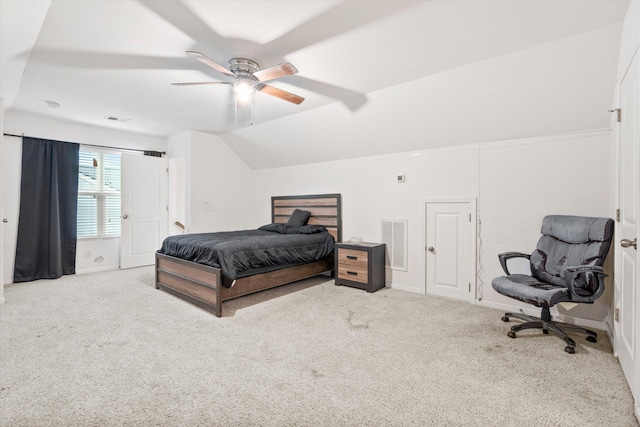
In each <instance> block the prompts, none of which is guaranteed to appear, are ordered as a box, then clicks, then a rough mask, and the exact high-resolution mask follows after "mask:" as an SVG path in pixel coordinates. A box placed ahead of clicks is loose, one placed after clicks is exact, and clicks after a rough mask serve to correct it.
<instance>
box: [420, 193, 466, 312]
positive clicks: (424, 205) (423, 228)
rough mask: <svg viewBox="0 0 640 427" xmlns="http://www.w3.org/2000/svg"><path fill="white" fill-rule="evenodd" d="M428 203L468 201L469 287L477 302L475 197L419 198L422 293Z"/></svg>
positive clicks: (425, 285) (424, 282) (424, 289)
mask: <svg viewBox="0 0 640 427" xmlns="http://www.w3.org/2000/svg"><path fill="white" fill-rule="evenodd" d="M429 203H468V204H469V205H470V206H469V208H470V211H471V224H470V226H469V234H470V236H469V237H470V239H469V253H470V254H471V257H470V258H471V259H470V261H469V262H470V264H469V281H470V283H471V284H472V285H473V287H472V289H471V297H472V300H473V302H470V303H471V304H477V302H478V300H477V296H478V253H479V250H478V200H477V198H476V197H433V198H432V197H429V198H424V199H422V200H421V210H422V215H421V217H422V221H420V228H419V230H420V244H421V253H422V255H421V256H420V268H421V275H422V281H421V284H420V286H421V288H420V292H421V293H422V295H427V257H426V251H427V204H429Z"/></svg>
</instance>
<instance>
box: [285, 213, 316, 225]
mask: <svg viewBox="0 0 640 427" xmlns="http://www.w3.org/2000/svg"><path fill="white" fill-rule="evenodd" d="M310 216H311V212H309V211H303V210H300V209H296V210H295V211H293V213H292V214H291V216H290V217H289V221H287V227H302V226H303V225H307V221H309V217H310Z"/></svg>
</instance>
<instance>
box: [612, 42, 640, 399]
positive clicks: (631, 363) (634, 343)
mask: <svg viewBox="0 0 640 427" xmlns="http://www.w3.org/2000/svg"><path fill="white" fill-rule="evenodd" d="M638 62H639V59H638V52H636V55H635V56H634V58H633V60H632V61H631V64H630V65H629V69H628V70H627V72H626V74H625V76H624V78H623V79H622V82H621V83H620V109H621V114H622V116H621V117H622V120H621V122H620V127H619V135H620V162H619V164H620V171H619V180H620V181H619V190H620V201H619V203H620V223H619V226H618V238H619V241H618V242H616V243H615V244H616V245H618V246H617V247H616V248H615V251H616V252H618V253H619V256H618V266H617V267H618V271H617V272H616V274H615V275H616V277H617V278H618V279H619V281H620V283H619V285H620V292H619V295H617V296H616V299H617V303H616V306H617V308H618V309H619V310H620V312H619V317H618V318H619V324H618V325H617V326H618V327H617V328H616V330H617V331H618V332H617V334H616V335H617V337H616V341H617V351H618V358H619V360H620V365H622V370H623V371H624V374H625V376H626V378H627V381H628V382H629V386H630V388H631V391H632V393H633V394H634V397H635V399H636V402H638V400H639V399H640V395H639V394H640V391H639V390H638V388H639V387H640V386H639V384H638V382H639V380H638V376H639V375H640V372H638V363H639V362H640V355H639V351H638V345H640V342H639V341H640V338H639V337H640V331H639V330H638V329H639V325H638V323H640V322H639V316H640V313H639V306H640V296H639V295H638V294H639V292H640V290H639V289H638V287H639V286H640V273H639V272H638V251H637V249H636V248H634V247H633V246H630V245H629V244H630V243H631V242H632V241H634V239H637V238H638V220H639V218H638V216H639V212H638V210H640V207H639V200H638V199H639V197H640V196H639V194H640V171H639V169H640V132H639V131H638V126H640V123H639V120H638V114H640V110H639V109H638V104H639V98H640V93H639V91H640V88H639V87H638V86H639V85H640V82H639V80H640V69H639V68H638V66H639V65H638ZM636 241H637V240H636ZM636 405H637V403H636Z"/></svg>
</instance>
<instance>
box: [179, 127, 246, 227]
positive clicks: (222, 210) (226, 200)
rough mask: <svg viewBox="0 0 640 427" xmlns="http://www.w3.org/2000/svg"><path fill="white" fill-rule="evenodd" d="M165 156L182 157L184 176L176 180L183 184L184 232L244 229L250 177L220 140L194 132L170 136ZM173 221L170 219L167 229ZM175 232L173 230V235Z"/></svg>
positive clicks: (242, 165)
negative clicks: (184, 165) (184, 188)
mask: <svg viewBox="0 0 640 427" xmlns="http://www.w3.org/2000/svg"><path fill="white" fill-rule="evenodd" d="M167 156H168V157H169V159H175V158H179V157H185V162H186V167H185V173H186V176H185V177H180V178H179V177H176V179H177V180H178V179H179V180H182V181H183V182H185V183H186V194H185V195H184V197H182V199H183V200H184V203H186V208H185V217H186V222H187V223H186V224H185V225H186V231H187V232H192V233H200V232H210V231H225V230H238V229H244V228H248V227H247V224H248V223H249V222H250V219H251V216H252V210H251V209H250V207H251V206H252V205H253V203H252V199H251V197H252V191H251V188H252V184H253V176H252V174H251V171H250V170H249V168H248V167H247V165H246V164H245V163H244V162H243V161H242V160H240V159H239V158H238V157H237V155H236V154H235V153H234V152H233V151H231V150H230V149H229V147H228V146H227V145H226V144H225V143H224V142H223V141H222V140H221V139H220V137H218V136H217V135H212V134H208V133H203V132H196V131H190V132H184V133H182V134H179V135H175V136H172V137H171V138H169V139H168V147H167ZM176 211H178V210H176ZM173 222H174V221H172V220H170V227H171V224H173ZM170 229H171V228H170ZM177 232H178V231H177V230H176V229H175V228H173V234H175V233H177Z"/></svg>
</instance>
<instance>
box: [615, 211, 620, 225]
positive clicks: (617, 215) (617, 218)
mask: <svg viewBox="0 0 640 427" xmlns="http://www.w3.org/2000/svg"><path fill="white" fill-rule="evenodd" d="M616 221H618V222H620V209H616Z"/></svg>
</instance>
